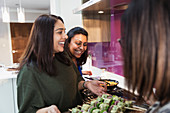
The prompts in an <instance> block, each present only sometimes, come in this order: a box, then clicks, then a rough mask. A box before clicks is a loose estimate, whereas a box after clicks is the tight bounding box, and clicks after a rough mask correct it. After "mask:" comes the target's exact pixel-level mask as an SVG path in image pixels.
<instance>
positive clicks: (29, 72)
mask: <svg viewBox="0 0 170 113" xmlns="http://www.w3.org/2000/svg"><path fill="white" fill-rule="evenodd" d="M38 73H39V71H38V69H37V67H36V66H34V65H32V64H30V65H26V64H25V65H24V66H23V67H22V69H21V70H20V71H19V73H18V76H17V83H20V82H25V83H27V82H30V81H33V79H34V78H35V77H36V76H35V75H37V74H38Z"/></svg>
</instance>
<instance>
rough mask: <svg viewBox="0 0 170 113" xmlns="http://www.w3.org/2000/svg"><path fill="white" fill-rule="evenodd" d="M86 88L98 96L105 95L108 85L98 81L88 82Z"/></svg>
mask: <svg viewBox="0 0 170 113" xmlns="http://www.w3.org/2000/svg"><path fill="white" fill-rule="evenodd" d="M85 87H87V88H88V89H89V90H90V91H92V92H93V93H94V94H96V95H98V96H101V95H103V94H105V93H106V91H107V86H106V83H105V82H102V81H98V80H92V81H87V82H86V84H85Z"/></svg>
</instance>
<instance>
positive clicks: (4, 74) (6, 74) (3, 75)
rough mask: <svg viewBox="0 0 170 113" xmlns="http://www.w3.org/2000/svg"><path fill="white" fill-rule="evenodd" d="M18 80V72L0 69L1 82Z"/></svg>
mask: <svg viewBox="0 0 170 113" xmlns="http://www.w3.org/2000/svg"><path fill="white" fill-rule="evenodd" d="M11 78H17V73H16V71H7V69H6V68H0V80H2V79H11Z"/></svg>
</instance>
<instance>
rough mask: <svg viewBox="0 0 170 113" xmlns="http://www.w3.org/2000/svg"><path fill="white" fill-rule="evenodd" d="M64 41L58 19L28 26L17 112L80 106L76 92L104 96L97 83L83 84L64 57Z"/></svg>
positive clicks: (54, 111) (49, 111) (40, 20)
mask: <svg viewBox="0 0 170 113" xmlns="http://www.w3.org/2000/svg"><path fill="white" fill-rule="evenodd" d="M66 38H67V35H66V34H65V26H64V22H63V20H62V18H61V17H59V16H54V15H41V16H39V17H38V18H37V19H36V20H35V22H34V24H33V27H32V30H31V33H30V37H29V41H28V45H27V47H26V49H25V52H24V53H23V55H22V57H21V59H20V66H19V69H20V72H19V74H18V77H17V98H18V109H19V113H35V112H36V113H60V112H64V111H67V110H68V108H72V107H75V106H76V105H78V104H82V100H81V96H80V92H79V90H81V89H83V88H85V87H86V88H89V89H90V90H91V91H92V92H94V93H95V94H97V95H102V94H103V93H105V90H106V88H105V87H101V86H100V84H104V83H103V82H100V81H91V82H84V80H83V78H82V77H81V75H80V73H79V71H78V70H77V68H76V67H75V66H74V65H72V64H73V62H72V61H71V59H70V58H69V57H68V56H67V54H65V53H64V52H63V51H64V42H65V40H66Z"/></svg>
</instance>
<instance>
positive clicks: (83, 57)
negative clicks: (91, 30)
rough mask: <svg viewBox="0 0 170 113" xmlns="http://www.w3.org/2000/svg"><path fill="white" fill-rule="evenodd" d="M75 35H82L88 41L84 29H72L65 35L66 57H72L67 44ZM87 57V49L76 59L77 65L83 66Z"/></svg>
mask: <svg viewBox="0 0 170 113" xmlns="http://www.w3.org/2000/svg"><path fill="white" fill-rule="evenodd" d="M77 34H83V35H85V36H86V37H87V40H88V33H87V31H86V30H85V29H83V28H81V27H74V28H72V29H71V30H70V31H69V32H68V33H67V36H68V38H67V39H66V41H65V45H64V47H65V51H66V52H67V53H68V55H69V56H70V57H71V58H72V57H73V55H72V53H71V52H70V49H69V47H68V45H69V43H70V42H71V39H72V38H73V37H74V36H75V35H77ZM87 56H88V48H87V49H86V51H85V52H84V53H83V54H82V55H81V57H80V58H77V60H78V65H83V64H85V63H86V60H87Z"/></svg>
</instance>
